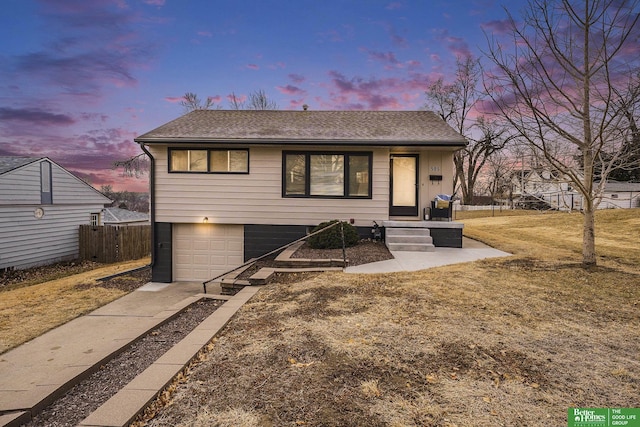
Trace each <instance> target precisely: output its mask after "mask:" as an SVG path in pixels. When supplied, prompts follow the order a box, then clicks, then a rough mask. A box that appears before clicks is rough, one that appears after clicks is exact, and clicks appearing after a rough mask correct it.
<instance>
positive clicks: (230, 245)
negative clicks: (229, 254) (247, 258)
mask: <svg viewBox="0 0 640 427" xmlns="http://www.w3.org/2000/svg"><path fill="white" fill-rule="evenodd" d="M242 248H243V245H242V242H234V241H229V242H227V249H228V250H229V251H233V252H239V251H241V250H242Z"/></svg>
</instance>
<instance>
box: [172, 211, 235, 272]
mask: <svg viewBox="0 0 640 427" xmlns="http://www.w3.org/2000/svg"><path fill="white" fill-rule="evenodd" d="M243 230H244V228H243V226H242V225H220V224H175V226H174V229H173V280H174V281H198V282H202V281H205V280H209V279H211V278H213V277H215V276H217V275H219V274H222V273H224V272H226V271H228V270H230V269H232V268H234V267H237V266H239V265H241V264H242V263H243V257H244V255H243V240H244V232H243Z"/></svg>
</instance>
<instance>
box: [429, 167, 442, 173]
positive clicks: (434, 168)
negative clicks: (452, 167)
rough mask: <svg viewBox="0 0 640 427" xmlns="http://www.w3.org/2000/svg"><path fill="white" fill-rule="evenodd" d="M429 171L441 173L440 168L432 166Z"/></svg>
mask: <svg viewBox="0 0 640 427" xmlns="http://www.w3.org/2000/svg"><path fill="white" fill-rule="evenodd" d="M429 170H430V171H431V172H440V166H431V167H430V168H429Z"/></svg>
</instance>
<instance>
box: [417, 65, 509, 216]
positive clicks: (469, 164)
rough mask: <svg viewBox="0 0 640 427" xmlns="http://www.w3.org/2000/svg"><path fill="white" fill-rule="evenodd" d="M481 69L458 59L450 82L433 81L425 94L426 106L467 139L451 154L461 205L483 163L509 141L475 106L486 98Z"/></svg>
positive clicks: (470, 197) (467, 200)
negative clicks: (463, 145) (481, 83)
mask: <svg viewBox="0 0 640 427" xmlns="http://www.w3.org/2000/svg"><path fill="white" fill-rule="evenodd" d="M481 74H482V70H481V68H480V64H479V62H478V59H476V58H474V57H472V56H466V57H461V58H458V60H457V61H456V72H455V74H454V75H453V79H452V81H450V82H447V81H445V79H444V78H440V79H438V80H436V81H435V82H434V83H433V84H431V85H430V86H429V87H428V88H427V91H426V95H427V107H428V108H430V109H432V110H434V111H435V112H436V113H437V114H438V115H440V117H442V119H443V120H445V121H446V122H447V123H449V125H451V126H452V127H453V128H454V129H455V130H457V131H458V132H459V133H460V134H461V135H463V136H464V137H466V138H467V140H468V141H469V144H468V145H467V146H466V147H465V148H463V149H462V150H459V151H457V152H456V153H455V154H454V157H453V161H454V166H455V176H454V189H455V191H458V190H460V193H461V195H462V202H463V203H464V204H467V205H470V204H472V203H473V196H474V193H475V187H476V184H477V182H478V178H479V176H480V174H481V171H482V169H483V168H484V166H485V164H486V162H487V160H488V159H489V157H491V156H492V155H493V154H494V153H495V152H497V151H499V150H501V149H502V148H504V147H505V145H506V144H507V143H508V142H509V140H510V136H509V135H508V133H507V131H506V128H505V127H504V126H502V125H500V124H499V123H498V121H496V120H490V119H487V118H485V117H484V116H483V115H482V114H481V113H480V112H479V111H478V106H479V104H480V103H481V101H482V100H484V99H485V98H487V95H486V94H484V93H483V92H482V90H481V89H482V88H481V85H480V81H481Z"/></svg>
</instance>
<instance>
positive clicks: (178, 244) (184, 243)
mask: <svg viewBox="0 0 640 427" xmlns="http://www.w3.org/2000/svg"><path fill="white" fill-rule="evenodd" d="M173 247H174V248H176V249H191V240H189V239H175V243H174V245H173Z"/></svg>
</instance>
